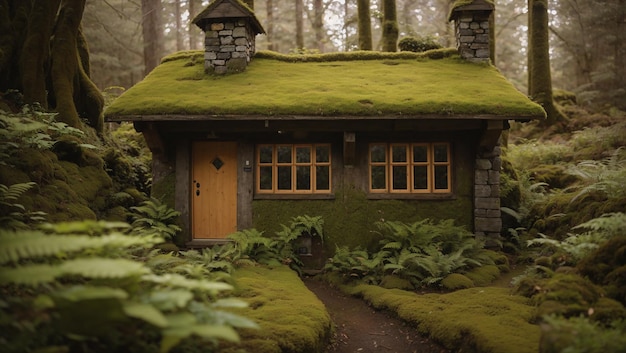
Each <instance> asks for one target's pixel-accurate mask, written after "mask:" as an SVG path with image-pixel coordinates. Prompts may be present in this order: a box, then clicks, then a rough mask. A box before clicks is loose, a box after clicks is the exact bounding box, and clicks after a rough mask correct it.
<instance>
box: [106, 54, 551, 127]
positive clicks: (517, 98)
mask: <svg viewBox="0 0 626 353" xmlns="http://www.w3.org/2000/svg"><path fill="white" fill-rule="evenodd" d="M105 114H106V116H107V118H115V117H120V116H132V115H161V114H187V115H192V116H193V115H226V116H230V115H253V116H254V115H261V116H276V115H301V116H380V115H393V116H398V117H402V116H415V115H423V114H429V115H439V116H453V115H456V114H460V115H476V114H485V115H496V116H498V115H500V116H514V117H516V118H520V117H525V116H526V117H531V118H542V117H543V116H544V112H543V110H542V108H541V107H540V106H539V105H537V104H535V103H533V102H532V101H530V100H529V99H528V98H527V97H526V96H524V95H523V94H522V93H520V92H519V91H517V90H516V89H515V88H514V87H513V86H512V85H511V83H510V82H508V81H507V80H506V79H505V78H504V76H502V75H501V74H500V73H499V72H498V70H497V69H496V68H495V67H493V66H490V65H486V64H476V63H469V62H467V61H464V60H461V59H460V58H458V56H451V57H446V58H442V59H438V60H434V59H428V58H426V57H425V56H424V55H420V54H418V53H406V52H403V53H361V52H355V53H342V54H341V55H338V54H328V55H310V56H306V55H302V56H286V55H280V54H275V53H259V54H257V56H256V57H255V58H254V59H253V60H252V61H251V63H250V65H249V67H248V68H247V70H246V71H245V72H243V73H240V74H233V75H226V76H212V75H207V74H205V73H204V60H203V52H201V51H188V52H181V53H176V54H172V56H170V57H166V58H165V59H164V60H163V62H162V64H161V65H160V66H158V67H157V68H156V69H155V70H153V71H152V72H151V73H150V74H149V75H148V76H147V77H146V78H145V79H144V80H143V81H141V82H140V83H138V84H137V85H135V86H133V87H132V88H131V89H129V90H128V91H126V92H125V93H124V94H123V95H122V96H121V97H119V98H118V99H117V100H115V102H113V104H112V105H111V106H110V107H109V108H108V109H107V110H106V113H105Z"/></svg>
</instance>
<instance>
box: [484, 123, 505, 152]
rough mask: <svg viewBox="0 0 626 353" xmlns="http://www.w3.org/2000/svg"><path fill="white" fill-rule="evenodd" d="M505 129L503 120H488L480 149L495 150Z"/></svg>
mask: <svg viewBox="0 0 626 353" xmlns="http://www.w3.org/2000/svg"><path fill="white" fill-rule="evenodd" d="M503 128H504V123H503V121H502V120H487V121H485V123H484V129H483V131H482V132H481V135H480V147H485V148H489V149H491V148H493V147H495V146H497V145H498V141H499V140H500V135H501V134H502V130H503Z"/></svg>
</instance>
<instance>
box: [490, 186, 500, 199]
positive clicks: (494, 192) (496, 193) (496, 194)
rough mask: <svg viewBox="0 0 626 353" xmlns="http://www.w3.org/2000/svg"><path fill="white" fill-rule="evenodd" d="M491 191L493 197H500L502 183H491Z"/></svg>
mask: <svg viewBox="0 0 626 353" xmlns="http://www.w3.org/2000/svg"><path fill="white" fill-rule="evenodd" d="M490 187H491V193H490V195H489V196H491V197H500V184H494V185H490Z"/></svg>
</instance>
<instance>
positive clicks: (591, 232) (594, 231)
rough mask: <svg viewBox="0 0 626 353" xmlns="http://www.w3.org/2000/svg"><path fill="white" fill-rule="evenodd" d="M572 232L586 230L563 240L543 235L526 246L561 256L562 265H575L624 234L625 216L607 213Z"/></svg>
mask: <svg viewBox="0 0 626 353" xmlns="http://www.w3.org/2000/svg"><path fill="white" fill-rule="evenodd" d="M572 230H586V231H584V232H582V233H580V234H576V233H568V237H567V238H565V239H563V240H556V239H550V238H548V237H546V236H545V235H543V234H540V238H536V239H531V240H529V241H528V242H527V245H528V246H534V245H541V246H543V247H546V248H548V249H551V250H552V251H553V252H555V253H558V254H561V255H562V256H561V257H560V258H561V263H560V264H562V265H575V264H576V263H577V262H578V261H580V260H582V259H583V258H585V257H587V256H589V254H591V252H593V251H594V250H595V249H597V248H598V247H599V246H600V245H601V244H602V243H604V242H606V241H607V240H609V239H611V238H612V237H614V236H616V235H621V234H624V232H626V214H624V213H621V212H620V213H608V214H604V215H602V216H600V217H598V218H594V219H592V220H590V221H587V222H585V223H582V224H579V225H577V226H574V227H572Z"/></svg>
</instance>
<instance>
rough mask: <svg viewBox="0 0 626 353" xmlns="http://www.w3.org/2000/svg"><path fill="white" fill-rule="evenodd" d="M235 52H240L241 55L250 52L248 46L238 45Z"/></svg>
mask: <svg viewBox="0 0 626 353" xmlns="http://www.w3.org/2000/svg"><path fill="white" fill-rule="evenodd" d="M235 51H238V52H240V53H247V52H248V46H247V45H238V46H236V47H235Z"/></svg>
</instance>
